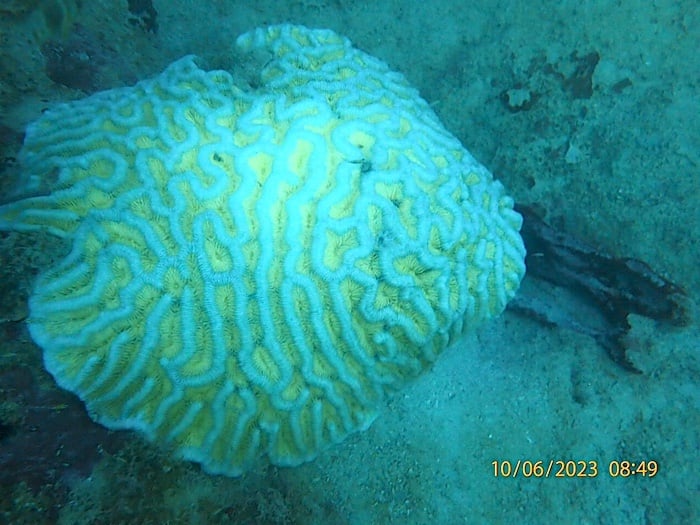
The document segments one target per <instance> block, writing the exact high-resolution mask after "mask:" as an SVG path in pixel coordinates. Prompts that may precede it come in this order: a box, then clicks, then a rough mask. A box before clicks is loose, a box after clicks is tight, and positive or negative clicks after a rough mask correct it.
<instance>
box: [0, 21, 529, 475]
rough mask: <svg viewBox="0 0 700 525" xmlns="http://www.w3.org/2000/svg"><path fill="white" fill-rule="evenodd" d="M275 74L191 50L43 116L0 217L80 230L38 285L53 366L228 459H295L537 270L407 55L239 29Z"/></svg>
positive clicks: (187, 450) (511, 216)
mask: <svg viewBox="0 0 700 525" xmlns="http://www.w3.org/2000/svg"><path fill="white" fill-rule="evenodd" d="M238 46H239V47H240V48H242V49H243V50H250V49H254V48H262V49H265V50H267V51H269V52H270V53H271V56H272V58H271V60H270V61H269V62H268V63H267V64H266V65H265V67H264V69H263V71H262V73H261V82H260V85H259V86H258V87H257V88H255V89H250V88H249V89H242V88H239V87H237V86H236V85H235V84H234V81H233V78H232V76H231V75H230V74H229V73H227V72H224V71H208V72H207V71H203V70H201V69H199V68H198V67H197V65H196V64H195V60H194V59H193V57H185V58H182V59H180V60H178V61H176V62H175V63H173V64H172V65H171V66H169V67H168V68H167V69H166V70H165V71H164V72H163V73H162V74H160V75H159V76H157V77H155V78H153V79H150V80H145V81H142V82H139V83H138V84H137V85H135V86H133V87H129V88H122V89H115V90H111V91H107V92H103V93H99V94H96V95H93V96H91V97H89V98H86V99H84V100H81V101H77V102H71V103H67V104H63V105H58V106H56V107H54V108H52V109H50V110H49V111H47V112H46V113H45V114H44V115H43V116H42V117H41V118H40V119H39V120H38V121H36V122H35V123H33V124H31V125H30V126H29V128H28V130H27V134H26V141H25V145H24V147H23V150H22V151H21V153H20V162H21V163H22V165H23V167H24V171H25V173H26V181H25V184H26V189H27V191H29V192H31V191H32V189H33V188H36V187H38V186H39V182H40V181H42V180H54V181H55V182H54V183H53V185H52V191H51V192H50V193H48V194H46V192H44V194H40V193H39V194H36V192H35V194H34V196H32V197H27V198H24V199H22V200H18V201H16V202H13V203H10V204H6V205H4V206H1V207H0V229H15V230H47V231H49V232H51V233H53V234H55V235H58V236H60V237H64V238H67V239H69V240H70V242H71V243H72V250H71V252H70V254H69V255H68V256H67V257H66V258H65V259H64V260H62V261H60V262H58V263H57V264H56V265H55V267H53V268H51V269H49V270H48V271H46V272H44V273H43V274H42V275H41V276H40V277H39V279H38V281H37V283H36V287H35V290H34V292H33V294H32V296H31V298H30V305H29V306H30V317H29V320H28V323H29V328H30V332H31V335H32V337H33V339H34V340H35V341H36V343H37V344H38V345H39V346H40V347H41V348H42V349H43V352H44V360H45V365H46V368H47V369H48V370H49V372H51V374H53V376H54V377H55V379H56V381H57V382H58V384H59V385H61V386H62V387H63V388H66V389H68V390H70V391H72V392H75V393H76V394H77V395H78V396H80V398H81V399H82V400H83V401H84V402H85V404H86V405H87V408H88V410H89V412H90V414H91V416H92V417H93V418H94V419H95V420H96V421H98V422H100V423H102V424H103V425H105V426H107V427H110V428H130V429H137V430H139V431H141V432H142V433H143V434H145V435H146V436H147V437H148V438H149V439H150V440H152V441H154V442H157V443H161V444H164V445H166V446H167V447H169V448H171V449H172V450H174V451H176V453H177V454H178V455H179V456H181V457H184V458H187V459H190V460H194V461H197V462H200V463H201V464H202V466H203V467H204V469H206V470H207V471H209V472H213V473H223V474H227V475H238V474H240V473H242V472H243V471H245V470H246V469H247V468H250V466H251V465H253V464H255V463H256V462H257V460H258V459H259V458H261V457H265V456H267V457H268V458H269V460H270V461H271V462H273V463H275V464H278V465H296V464H299V463H301V462H304V461H307V460H310V459H312V458H314V457H315V456H316V455H317V453H318V452H319V450H321V449H323V448H324V447H326V446H327V445H329V444H331V443H335V442H339V441H340V440H342V439H343V438H345V437H346V436H347V435H348V434H349V433H351V432H354V431H357V430H362V429H365V428H367V427H368V426H369V425H370V423H371V422H372V420H373V419H374V417H375V415H376V413H377V409H378V406H379V404H380V403H381V401H382V400H383V399H384V398H385V397H386V395H387V393H390V392H392V391H395V390H396V389H398V388H399V387H401V386H402V385H403V384H404V383H406V381H408V380H410V379H411V378H413V377H415V376H416V375H417V374H418V373H420V372H421V371H422V370H424V369H425V368H426V367H427V366H428V365H429V364H430V363H431V362H433V360H434V359H435V358H436V356H437V355H438V354H439V353H440V352H441V351H442V350H443V349H444V348H445V347H446V346H447V345H448V344H449V343H450V342H451V341H452V340H453V339H454V337H455V336H457V335H458V334H459V333H460V332H461V331H462V330H463V329H464V328H466V327H471V326H473V325H475V324H476V323H478V322H479V321H481V320H483V319H486V318H489V317H491V316H494V315H496V314H498V313H499V312H501V311H502V310H503V309H504V307H505V305H506V303H507V301H508V300H509V299H510V298H511V297H512V296H513V294H514V293H515V291H516V289H517V288H518V285H519V282H520V280H521V278H522V276H523V274H524V271H525V267H524V262H523V260H524V253H525V251H524V247H523V244H522V241H521V238H520V236H519V233H518V231H519V228H520V224H521V218H520V216H519V215H518V214H517V213H515V212H514V211H513V209H512V200H511V199H510V198H509V197H507V196H506V195H505V194H504V192H503V188H502V186H501V185H500V184H499V183H498V182H495V181H494V180H493V179H492V177H491V175H490V174H489V172H488V171H487V170H486V169H485V168H484V167H482V166H481V165H480V164H478V163H477V162H476V161H475V160H474V159H473V158H472V157H471V155H470V154H469V153H468V152H467V151H466V150H465V149H464V148H463V147H462V145H461V144H460V143H459V141H458V140H457V139H455V138H454V137H453V136H451V135H450V134H449V133H448V132H447V131H446V130H445V129H444V128H443V126H442V125H441V124H440V122H439V121H438V119H437V117H436V116H435V114H434V113H433V112H432V110H431V109H430V108H429V106H428V104H427V103H426V102H425V101H424V100H422V99H421V98H420V97H419V95H418V93H417V91H416V90H414V89H413V88H411V87H410V86H409V85H408V84H407V82H406V80H405V79H404V77H403V76H401V75H399V74H397V73H394V72H392V71H390V70H389V69H388V67H387V66H386V65H385V64H384V63H383V62H381V61H379V60H377V59H375V58H373V57H371V56H368V55H367V54H365V53H363V52H361V51H358V50H357V49H354V48H353V47H352V45H351V44H350V42H349V41H348V40H347V39H345V38H342V37H340V36H338V35H336V34H335V33H333V32H331V31H327V30H309V29H306V28H304V27H299V26H290V25H281V26H273V27H269V28H265V29H258V30H255V31H253V32H250V33H247V34H244V35H243V36H241V37H240V38H239V39H238Z"/></svg>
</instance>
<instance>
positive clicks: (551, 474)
mask: <svg viewBox="0 0 700 525" xmlns="http://www.w3.org/2000/svg"><path fill="white" fill-rule="evenodd" d="M491 466H492V467H493V475H494V477H496V478H517V477H523V478H595V477H597V476H598V475H599V474H600V468H599V465H598V461H595V460H586V461H583V460H579V461H574V460H554V459H550V460H549V461H531V460H522V459H519V460H517V461H508V460H504V461H497V460H496V461H492V462H491ZM658 472H659V464H658V463H657V462H656V461H655V460H653V459H651V460H642V461H628V460H612V461H609V462H608V475H609V476H610V477H612V478H630V477H645V478H653V477H654V476H656V474H658Z"/></svg>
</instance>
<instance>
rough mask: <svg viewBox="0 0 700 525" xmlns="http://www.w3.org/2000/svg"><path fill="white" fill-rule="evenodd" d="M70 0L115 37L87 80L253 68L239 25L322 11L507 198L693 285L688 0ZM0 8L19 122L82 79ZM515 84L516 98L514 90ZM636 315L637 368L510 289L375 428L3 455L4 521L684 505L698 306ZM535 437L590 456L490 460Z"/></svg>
mask: <svg viewBox="0 0 700 525" xmlns="http://www.w3.org/2000/svg"><path fill="white" fill-rule="evenodd" d="M84 4H86V5H85V6H84V7H83V9H82V11H81V12H80V14H79V15H78V16H77V18H76V21H77V22H78V23H79V24H80V27H81V29H80V31H81V32H82V34H85V35H89V38H88V40H89V39H92V41H93V42H100V45H102V46H104V48H106V49H108V50H109V52H108V53H107V54H106V56H107V57H108V58H109V59H108V60H102V62H101V63H100V64H96V73H95V75H94V78H93V79H92V81H93V82H94V85H93V86H91V87H92V88H94V89H106V88H109V87H114V86H120V85H128V84H130V83H133V82H134V81H136V80H138V79H141V78H145V77H147V76H151V75H154V74H157V73H159V72H160V71H161V70H162V68H163V67H164V66H165V65H167V64H168V63H170V62H171V61H173V60H174V59H176V58H178V57H180V56H181V55H183V54H187V53H194V54H197V55H200V56H201V57H202V58H203V59H204V61H205V63H206V64H207V65H209V66H210V67H216V68H226V69H235V68H237V67H245V63H240V61H241V60H242V58H241V57H240V56H237V55H235V56H234V55H233V54H232V46H233V42H234V40H235V37H236V36H237V35H238V34H240V33H242V32H244V31H246V30H248V29H251V28H253V27H256V26H260V25H265V24H270V23H279V22H294V23H301V24H305V25H308V26H312V27H325V28H331V29H334V30H336V31H337V32H339V33H341V34H344V35H346V36H347V37H349V38H350V39H351V40H352V41H353V42H354V43H355V45H357V46H358V47H359V48H361V49H362V50H364V51H366V52H368V53H370V54H372V55H374V56H377V57H379V58H381V59H383V60H384V61H386V62H388V63H389V64H390V65H391V67H392V68H393V69H395V70H398V71H400V72H402V73H403V74H404V75H406V77H407V78H408V79H409V81H410V82H411V83H412V84H413V85H415V86H416V87H417V88H418V89H419V90H420V92H421V94H422V95H423V97H424V98H426V99H427V100H428V101H429V102H430V103H431V104H432V105H433V107H434V109H435V111H436V112H437V113H438V115H439V116H440V118H441V119H442V121H443V122H444V123H445V125H446V127H447V128H448V129H449V130H450V131H452V132H453V133H454V134H455V135H456V136H458V137H459V138H460V140H461V141H462V142H463V143H464V144H465V146H466V147H467V149H469V150H470V151H471V152H472V154H473V155H474V156H475V157H476V158H477V159H479V160H480V161H481V162H482V163H484V164H485V165H486V166H487V167H488V168H489V169H490V170H491V171H492V172H493V173H494V174H495V176H496V177H497V178H499V179H500V180H501V181H503V183H504V184H505V186H506V187H507V188H508V190H509V191H510V193H511V194H512V195H513V196H514V198H515V199H516V201H517V202H521V203H525V204H530V205H536V206H537V208H538V209H539V210H541V211H542V212H544V213H545V214H546V218H547V220H548V221H550V222H551V223H552V224H556V225H557V226H558V227H560V228H562V229H565V230H567V231H569V232H572V233H574V234H576V235H578V236H579V237H581V238H583V239H585V240H586V241H587V242H589V243H591V244H593V245H595V246H598V247H600V249H603V250H605V251H607V252H609V253H612V254H614V255H616V256H629V257H636V258H638V259H641V260H643V261H646V262H648V263H649V264H651V265H652V266H653V267H654V268H655V269H656V270H658V271H660V272H661V273H663V274H664V275H666V276H668V277H669V278H671V279H672V280H673V281H674V282H676V283H678V284H679V285H681V286H683V287H684V288H685V289H686V290H687V292H688V294H689V296H690V298H691V299H692V301H694V302H695V303H696V304H697V302H698V297H699V294H698V290H699V289H700V270H699V265H698V261H699V260H700V244H699V241H698V239H699V238H700V212H699V211H698V210H699V209H700V173H699V170H700V118H698V116H699V115H700V95H699V92H698V89H699V87H700V86H699V84H700V59H699V58H698V56H699V55H698V49H700V7H699V5H700V4H698V3H697V2H694V1H691V0H686V1H670V0H660V1H657V2H642V1H629V2H619V1H617V0H614V1H610V0H602V1H598V2H581V1H580V0H576V1H563V2H562V1H556V2H555V1H545V2H514V1H506V0H489V1H486V0H477V1H471V2H467V1H462V0H452V1H448V0H432V1H431V0H408V1H399V0H387V1H384V2H370V1H362V0H357V1H350V0H305V1H289V2H282V1H266V0H259V1H255V2H253V1H249V2H235V1H230V2H226V1H216V0H197V1H194V0H190V1H186V0H181V1H165V0H161V1H158V0H156V1H155V2H154V3H153V5H154V7H155V9H156V11H157V13H158V14H157V24H158V26H157V32H156V33H155V34H154V33H152V32H146V31H144V30H143V29H142V27H140V26H139V25H138V24H133V23H130V22H129V21H128V16H127V12H126V1H107V0H95V1H91V2H84ZM2 24H4V25H3V33H2V38H3V39H4V40H3V43H2V46H3V47H4V50H3V51H2V59H3V61H4V62H3V64H4V66H3V70H2V76H3V78H2V84H0V88H1V90H0V96H2V100H1V101H0V102H2V114H1V115H0V119H2V122H1V123H2V124H3V125H4V126H7V127H8V128H10V129H13V130H16V131H17V132H22V130H23V128H24V127H25V126H26V124H27V123H28V122H29V121H31V120H33V119H34V118H36V117H37V116H38V115H39V114H40V112H41V110H42V108H45V107H46V106H47V104H49V103H50V102H52V101H59V100H68V99H74V98H80V97H82V96H84V95H83V93H81V92H80V91H79V90H76V89H69V88H66V87H63V86H59V85H57V84H56V83H54V82H52V81H51V80H50V79H48V78H47V77H46V74H45V68H44V58H43V57H42V55H41V54H40V53H39V51H38V49H37V47H36V44H33V43H32V40H31V39H29V38H25V37H22V38H20V39H19V40H18V39H17V38H18V35H21V33H20V32H18V31H16V30H14V31H15V32H14V33H13V28H12V26H11V24H9V23H8V21H7V20H3V22H2ZM73 31H75V30H73ZM66 38H71V34H70V33H69V34H68V35H67V37H66ZM13 39H14V40H13ZM591 53H597V54H598V55H599V57H600V60H599V62H598V64H597V66H596V67H595V71H594V73H593V76H592V91H591V92H586V89H585V86H583V88H582V87H581V86H578V87H577V85H576V84H575V83H573V82H572V81H567V80H566V79H572V78H575V76H576V75H577V74H578V75H579V76H581V74H582V73H581V71H579V72H578V73H577V66H578V65H580V64H581V60H582V57H586V56H588V55H589V54H591ZM87 57H88V58H87V60H88V61H89V60H91V59H93V60H94V56H91V55H90V51H89V50H88V52H87ZM584 80H585V79H584ZM584 84H585V82H584ZM579 88H580V89H579ZM581 89H582V91H581ZM508 90H522V91H510V93H511V95H513V96H515V95H517V94H518V93H521V94H526V95H527V94H529V95H530V97H531V104H529V105H527V106H528V107H527V108H525V109H524V110H522V111H516V112H513V111H510V110H509V108H508V107H507V105H506V104H505V103H504V101H503V99H502V97H501V94H502V93H504V92H508ZM513 100H515V99H513ZM33 242H36V243H39V244H37V245H40V244H41V243H44V244H45V245H46V246H51V245H52V241H51V239H50V238H48V237H47V238H46V239H43V238H41V239H40V240H38V241H33ZM2 243H3V246H2V247H3V250H4V255H3V256H4V257H5V258H4V259H3V264H4V266H3V268H2V269H0V273H2V277H3V294H4V295H3V298H4V300H5V302H6V303H7V302H8V301H10V300H11V298H14V297H15V294H14V293H13V292H11V291H10V290H12V289H13V287H14V288H19V290H16V296H17V297H20V298H22V297H24V300H26V294H27V293H28V288H29V287H30V286H31V280H30V279H17V275H20V274H22V272H25V273H31V272H34V273H35V272H36V271H38V270H40V269H41V268H40V266H41V264H40V263H41V257H42V256H40V255H36V256H35V257H30V256H29V255H27V254H28V253H29V250H30V249H29V248H28V247H27V242H26V241H23V240H22V237H21V236H19V235H17V234H10V235H5V236H4V237H3V238H2ZM13 254H14V258H12V257H13ZM47 257H48V256H47ZM37 261H39V262H37ZM23 265H24V266H23ZM38 266H39V267H38ZM37 267H38V268H37ZM8 280H9V281H11V282H10V283H8ZM15 283H18V284H15ZM12 300H13V301H15V302H19V301H21V300H20V299H16V298H15V299H12ZM13 308H14V309H19V310H21V309H22V306H21V304H14V303H13V304H12V305H10V306H8V305H7V304H5V306H4V307H3V311H4V314H3V315H5V317H4V319H7V318H8V315H9V314H8V313H7V312H8V311H10V313H11V310H12V309H13ZM17 316H19V314H17ZM631 321H632V324H633V329H632V331H631V333H630V335H629V337H628V342H629V343H630V346H631V347H632V348H633V350H632V352H631V353H630V355H631V357H632V359H633V361H634V362H635V364H637V366H638V367H639V368H640V369H641V370H642V371H643V374H640V375H636V374H632V373H629V372H627V371H625V370H623V369H622V368H620V367H619V366H617V365H616V364H614V363H613V362H612V361H611V360H610V359H609V358H608V356H607V355H606V353H605V351H604V350H603V349H601V348H600V347H599V346H598V345H597V344H596V343H595V342H594V341H593V340H592V339H590V338H588V337H586V336H583V335H579V334H576V333H573V332H571V331H568V330H564V329H557V328H551V327H549V328H548V327H545V326H542V325H540V324H538V323H536V322H535V321H531V320H528V319H524V318H522V317H519V316H517V315H515V314H513V313H511V312H508V311H506V313H505V314H504V315H503V316H502V317H500V318H499V319H497V320H495V321H493V322H490V323H489V324H487V325H485V326H483V327H481V328H480V329H479V330H478V331H476V332H475V333H470V334H467V335H466V336H465V337H464V338H463V340H461V341H460V342H458V343H457V344H455V345H454V346H453V347H452V348H450V349H448V350H447V351H446V352H445V353H444V355H443V356H441V358H440V359H439V360H438V362H437V363H436V365H435V366H434V368H433V369H432V370H430V371H429V372H427V373H426V374H424V375H423V376H422V377H421V378H420V379H418V380H417V381H416V382H415V383H413V384H412V385H410V386H409V387H408V388H406V389H405V390H404V391H403V392H402V393H401V394H399V395H397V396H396V397H394V398H393V399H391V400H390V402H389V403H388V404H387V406H386V407H385V408H384V409H383V410H382V413H381V414H380V416H379V417H378V419H377V421H376V422H375V423H374V424H373V425H372V427H371V428H370V429H369V430H368V431H367V432H364V433H362V434H357V435H354V436H352V437H351V438H350V439H348V440H347V441H346V442H344V443H342V444H340V445H337V446H334V447H332V448H331V449H330V450H328V451H326V452H325V453H323V454H322V455H321V456H320V457H319V458H318V459H317V460H315V461H313V462H311V463H308V464H305V465H303V466H301V467H297V468H275V467H268V468H263V469H261V470H259V471H256V472H251V473H249V474H247V475H245V476H243V477H241V478H237V479H230V478H223V477H216V476H210V475H207V474H205V473H203V472H202V471H201V470H200V468H199V467H198V466H197V465H190V464H185V463H179V462H176V461H171V460H169V459H168V458H167V456H164V455H162V454H160V453H159V452H158V451H157V450H156V449H155V447H152V446H148V445H146V444H144V443H143V442H142V441H141V440H140V439H138V438H137V437H135V436H133V435H128V436H127V437H125V439H124V440H123V442H124V445H123V446H120V447H118V448H117V449H116V450H114V449H112V450H110V451H109V452H108V451H106V450H105V451H104V452H102V453H100V454H99V459H98V461H97V463H96V464H95V465H94V467H93V469H92V473H91V474H90V475H89V476H77V475H72V476H64V477H63V478H60V479H58V480H56V481H55V482H54V483H53V484H52V485H51V486H46V487H40V488H39V490H36V489H30V488H28V487H27V485H26V484H23V483H21V481H22V475H21V473H20V474H18V476H17V478H18V479H17V483H16V484H15V485H10V486H6V487H3V491H2V495H0V512H1V514H0V521H5V522H12V523H20V522H24V523H41V522H51V521H53V520H55V519H58V521H59V522H60V523H81V524H82V523H319V524H323V523H328V524H345V523H347V524H384V523H416V524H427V523H430V524H443V523H444V524H454V523H545V522H564V523H641V524H654V523H693V522H694V523H698V522H700V508H699V507H700V481H699V480H700V477H699V476H698V467H699V466H700V454H698V447H699V445H700V417H699V408H700V392H699V386H698V381H699V379H700V367H699V365H698V346H699V343H700V338H699V333H700V331H699V329H698V326H697V322H696V319H695V317H694V316H693V318H692V319H691V323H690V325H689V326H687V327H685V328H682V329H679V328H669V327H667V326H665V325H662V324H658V323H656V322H653V321H650V320H647V319H644V318H642V317H634V318H633V319H631ZM10 332H11V333H12V334H14V335H13V337H12V338H9V337H5V339H4V340H3V341H2V343H1V344H2V346H1V347H0V351H1V352H2V353H1V354H0V366H3V367H9V366H10V365H12V366H16V365H17V362H18V361H20V362H21V361H22V360H24V361H25V362H26V363H30V364H32V363H33V365H32V366H35V367H36V369H35V370H33V373H34V374H36V375H37V376H40V377H43V379H41V385H42V388H47V389H51V388H56V387H54V386H51V385H52V381H51V378H50V377H49V376H48V374H46V373H45V372H42V371H41V369H40V368H39V366H38V363H40V350H39V348H38V347H36V346H35V345H33V344H32V343H31V342H30V340H29V336H28V335H27V332H26V330H22V329H20V330H16V331H10V330H5V331H4V332H3V333H10ZM2 388H3V387H2V385H0V394H2V398H1V399H0V400H1V401H2V403H3V405H2V410H3V411H4V412H3V413H6V412H7V411H8V403H15V404H16V405H17V406H18V407H19V408H17V407H16V410H17V411H19V413H21V411H22V403H23V402H24V401H22V399H23V397H22V395H21V392H16V391H13V392H8V391H7V390H2ZM13 396H15V397H14V398H13ZM71 409H72V410H80V406H78V407H77V408H71ZM20 419H21V418H20ZM74 445H76V446H79V444H75V443H74ZM2 447H3V443H2V441H0V451H1V450H2ZM59 453H60V451H58V450H57V451H56V454H59ZM550 459H551V460H575V461H578V460H586V461H589V460H595V461H597V462H598V464H599V475H598V476H597V477H594V478H573V479H566V478H554V477H551V478H549V479H535V478H525V477H523V476H519V477H516V478H514V479H513V478H503V477H495V476H494V474H493V466H492V462H493V461H503V460H509V461H512V462H516V461H517V460H523V461H524V460H530V461H538V460H543V461H545V462H546V461H549V460H550ZM611 460H629V461H635V462H638V461H642V460H646V461H648V460H654V461H656V462H658V465H659V472H658V474H657V475H656V476H655V477H653V478H649V477H641V476H634V477H629V478H624V479H623V478H612V477H611V476H610V475H609V474H608V463H609V462H610V461H611ZM59 493H60V494H61V496H60V497H58V496H57V495H56V494H59ZM59 507H60V508H59Z"/></svg>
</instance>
